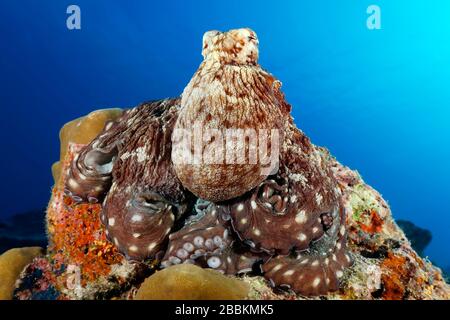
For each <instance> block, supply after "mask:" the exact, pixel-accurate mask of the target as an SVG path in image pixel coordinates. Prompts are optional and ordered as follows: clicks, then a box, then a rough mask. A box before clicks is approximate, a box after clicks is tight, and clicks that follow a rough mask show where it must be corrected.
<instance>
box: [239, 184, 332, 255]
mask: <svg viewBox="0 0 450 320" xmlns="http://www.w3.org/2000/svg"><path fill="white" fill-rule="evenodd" d="M273 178H274V179H269V180H266V181H264V182H263V183H262V184H261V185H260V186H259V187H257V188H256V189H254V190H253V191H252V192H250V193H248V194H246V195H245V196H243V197H240V198H238V199H237V200H234V201H232V203H231V204H230V208H231V209H230V211H231V217H232V225H233V228H234V230H235V231H236V233H237V234H238V236H239V238H240V239H241V240H243V241H245V242H247V243H248V244H250V245H251V246H252V247H253V249H254V250H256V251H265V252H270V253H272V254H275V253H280V254H288V253H289V252H290V251H291V250H293V249H294V250H296V251H302V250H306V249H308V247H309V245H310V243H311V241H314V240H317V239H319V238H320V237H322V235H323V233H324V228H323V225H322V221H321V220H320V219H319V216H318V215H317V212H311V211H309V210H308V207H307V203H301V202H299V201H292V200H293V199H295V196H296V194H295V193H294V194H292V191H291V190H290V187H289V183H288V181H287V180H286V179H283V178H281V177H280V176H277V177H273ZM291 184H292V183H291ZM293 196H294V198H292V197H293Z"/></svg>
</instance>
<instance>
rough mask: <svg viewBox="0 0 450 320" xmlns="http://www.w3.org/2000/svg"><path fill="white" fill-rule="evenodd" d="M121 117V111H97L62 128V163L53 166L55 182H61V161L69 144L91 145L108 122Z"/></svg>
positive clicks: (60, 135) (60, 134) (60, 136)
mask: <svg viewBox="0 0 450 320" xmlns="http://www.w3.org/2000/svg"><path fill="white" fill-rule="evenodd" d="M121 115H122V110H121V109H103V110H97V111H93V112H91V113H89V114H88V115H87V116H85V117H81V118H78V119H75V120H72V121H70V122H68V123H67V124H65V125H64V126H63V127H62V129H61V131H60V133H59V139H60V141H61V150H60V161H58V162H56V163H54V164H53V166H52V174H53V178H54V180H55V182H56V181H58V180H59V176H60V173H61V161H63V160H64V157H65V156H66V153H67V151H68V146H69V143H76V144H88V143H90V142H91V141H92V140H93V139H94V138H95V137H96V136H97V135H98V134H99V133H100V132H101V131H102V130H103V128H104V126H105V123H106V122H108V121H114V120H116V119H117V118H118V117H120V116H121Z"/></svg>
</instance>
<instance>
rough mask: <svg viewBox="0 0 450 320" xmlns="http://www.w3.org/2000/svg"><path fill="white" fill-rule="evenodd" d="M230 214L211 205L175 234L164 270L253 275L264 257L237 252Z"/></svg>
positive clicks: (164, 262) (165, 257)
mask: <svg viewBox="0 0 450 320" xmlns="http://www.w3.org/2000/svg"><path fill="white" fill-rule="evenodd" d="M200 201H201V200H200ZM227 211H228V209H227V207H226V206H220V205H214V204H210V205H208V206H207V207H206V208H205V209H204V211H202V212H200V213H198V215H200V217H195V218H194V219H193V220H191V222H190V223H189V224H187V225H186V226H185V227H184V228H182V229H181V230H180V231H178V232H176V233H173V234H171V235H170V242H169V248H168V250H167V252H166V255H165V256H164V258H163V261H162V263H161V267H162V268H166V267H168V266H170V265H174V264H180V263H191V264H196V265H199V266H201V267H205V268H211V269H214V270H217V271H219V272H222V273H225V274H233V275H234V274H238V273H246V272H251V271H252V270H253V265H254V264H255V263H256V262H257V261H259V260H261V256H259V255H256V254H253V253H250V252H239V250H236V244H235V237H234V235H233V234H232V233H231V232H230V230H229V223H228V222H227V217H228V212H227Z"/></svg>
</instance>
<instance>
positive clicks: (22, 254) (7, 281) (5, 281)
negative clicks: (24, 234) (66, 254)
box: [0, 247, 43, 300]
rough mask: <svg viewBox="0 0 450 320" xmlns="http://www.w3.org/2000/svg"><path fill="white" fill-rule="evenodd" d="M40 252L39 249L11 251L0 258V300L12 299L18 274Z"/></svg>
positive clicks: (40, 249)
mask: <svg viewBox="0 0 450 320" xmlns="http://www.w3.org/2000/svg"><path fill="white" fill-rule="evenodd" d="M42 251H43V250H42V248H40V247H30V248H20V249H11V250H9V251H6V252H5V253H4V254H2V255H1V256H0V300H11V299H12V297H13V291H14V286H15V283H16V280H17V279H18V278H19V275H20V273H21V272H22V270H23V269H24V268H25V267H26V266H27V265H28V264H29V263H31V261H33V259H34V258H35V257H37V256H39V255H40V254H42Z"/></svg>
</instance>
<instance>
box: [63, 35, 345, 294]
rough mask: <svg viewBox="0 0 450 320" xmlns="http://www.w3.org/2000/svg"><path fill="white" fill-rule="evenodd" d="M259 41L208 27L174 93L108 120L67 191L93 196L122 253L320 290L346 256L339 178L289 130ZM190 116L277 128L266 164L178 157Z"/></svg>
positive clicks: (332, 283)
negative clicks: (191, 71) (197, 58)
mask: <svg viewBox="0 0 450 320" xmlns="http://www.w3.org/2000/svg"><path fill="white" fill-rule="evenodd" d="M257 45H258V40H257V36H256V34H255V32H254V31H252V30H250V29H238V30H231V31H229V32H223V33H222V32H218V31H210V32H207V33H206V34H205V36H204V39H203V56H204V58H205V59H204V61H203V62H202V64H201V67H200V68H199V70H198V71H197V72H196V74H195V75H194V77H193V79H192V80H191V82H190V83H189V85H188V86H187V87H186V89H185V90H184V92H183V95H182V97H181V98H174V99H165V100H160V101H154V102H149V103H144V104H141V105H140V106H138V107H136V108H133V109H130V110H127V111H126V112H125V113H124V114H123V116H122V117H121V118H119V119H118V120H116V121H114V122H111V123H108V124H107V125H106V126H105V128H104V130H103V132H102V133H100V135H99V136H98V137H97V138H96V139H94V140H93V141H92V142H91V143H90V144H89V145H86V146H85V147H84V149H83V151H82V152H81V153H80V154H79V156H77V157H76V158H75V159H74V160H73V163H72V166H71V167H70V169H69V171H68V172H67V173H66V174H67V177H68V179H67V180H66V181H67V183H66V194H67V196H70V197H72V198H73V200H75V201H78V202H91V203H95V202H102V203H103V205H102V212H101V221H102V223H103V225H104V227H105V229H106V234H107V236H108V239H109V240H110V241H111V242H112V243H114V244H115V245H116V246H117V248H118V250H119V251H120V252H121V253H122V254H123V255H124V256H125V257H126V258H127V259H129V260H133V261H145V260H149V259H151V260H152V261H156V262H157V265H158V266H159V268H161V269H163V268H167V267H170V266H172V265H177V264H182V263H190V264H196V265H199V266H202V267H204V268H211V269H214V270H217V271H219V272H222V273H224V274H229V275H239V274H247V273H250V274H261V275H263V276H264V277H265V279H267V281H268V282H269V283H270V284H271V285H272V286H273V287H277V288H282V289H285V290H291V291H293V292H295V293H297V294H300V295H304V296H318V295H325V294H327V293H329V292H332V291H336V290H338V289H339V288H340V285H341V282H342V279H343V278H344V272H345V270H346V269H347V268H349V267H350V266H351V265H352V263H353V261H352V256H351V254H350V253H349V250H348V248H347V241H346V235H347V230H346V212H345V208H344V206H343V204H342V194H341V189H340V185H339V183H338V181H337V180H336V179H335V176H334V174H333V168H332V163H333V162H332V159H330V157H329V155H328V153H327V152H325V151H324V150H323V149H322V148H318V147H316V146H314V145H313V144H312V143H311V142H310V140H309V138H308V137H307V136H306V135H305V134H304V133H303V132H302V131H301V130H300V129H298V128H297V127H296V126H295V124H294V121H293V118H292V117H291V115H290V111H291V106H290V105H289V104H288V103H287V102H286V99H285V97H284V94H283V93H282V91H281V83H280V82H279V81H278V80H276V79H275V77H274V76H272V75H271V74H269V73H268V72H266V71H264V70H263V69H262V68H261V67H260V66H259V65H258V62H257V58H258V47H257ZM222 91H223V92H222ZM195 119H200V120H201V121H203V122H204V123H209V125H210V126H213V127H214V128H216V129H217V128H220V127H223V128H246V127H249V128H257V129H259V128H264V129H265V128H276V129H278V130H280V131H281V134H280V135H279V139H280V151H279V155H278V158H277V166H276V168H271V169H270V170H269V171H264V172H265V174H262V173H261V166H262V165H261V164H260V163H259V164H250V165H239V166H236V165H235V164H232V165H230V164H222V165H218V166H211V165H207V167H202V166H204V164H200V165H192V164H187V165H186V164H184V163H183V162H180V161H178V160H180V157H182V156H183V154H182V152H185V151H186V150H184V151H183V150H182V149H181V148H180V149H178V150H177V149H176V148H178V147H179V145H178V140H179V139H180V137H179V135H178V133H176V130H178V129H182V130H185V129H186V128H187V127H188V126H189V123H192V121H193V120H195ZM187 151H188V152H191V151H192V150H189V149H188V150H187Z"/></svg>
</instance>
